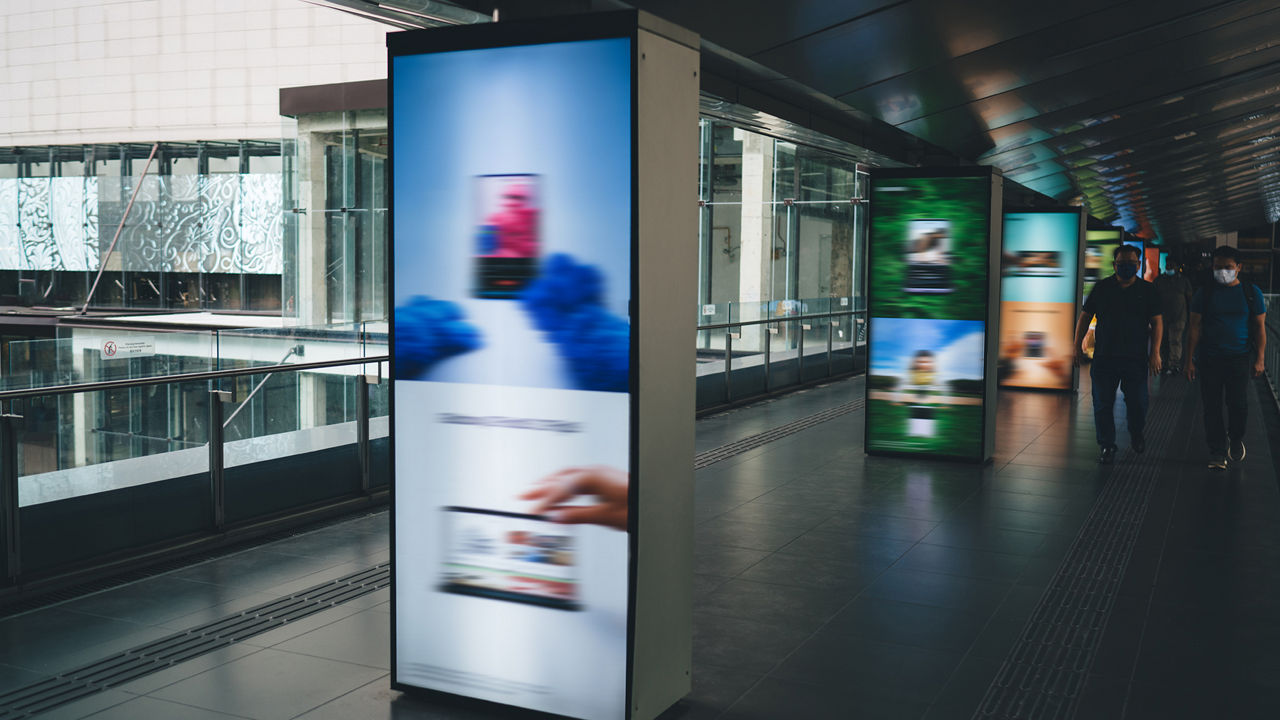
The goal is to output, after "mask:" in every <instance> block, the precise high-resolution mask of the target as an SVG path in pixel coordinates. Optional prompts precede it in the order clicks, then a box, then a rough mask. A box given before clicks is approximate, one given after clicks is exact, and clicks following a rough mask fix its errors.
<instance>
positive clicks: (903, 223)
mask: <svg viewBox="0 0 1280 720" xmlns="http://www.w3.org/2000/svg"><path fill="white" fill-rule="evenodd" d="M871 193H872V195H871V198H872V213H871V215H872V219H871V263H870V267H871V281H870V285H871V292H870V297H869V309H870V316H871V339H870V342H871V348H870V364H871V370H870V373H869V375H868V379H867V423H866V428H867V430H866V448H867V450H868V451H870V452H876V451H880V452H906V453H919V454H929V455H939V456H952V457H961V458H972V459H982V455H983V453H984V450H983V422H984V406H983V399H984V393H985V389H984V388H985V379H984V378H985V373H984V367H985V360H986V357H985V350H986V319H987V310H988V305H987V299H988V298H987V294H988V290H989V285H990V280H991V279H990V277H989V252H990V234H991V221H990V217H991V178H990V177H989V176H974V177H964V176H957V177H893V176H892V175H889V176H885V175H884V174H875V173H873V176H872V191H871Z"/></svg>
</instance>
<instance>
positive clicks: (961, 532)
mask: <svg viewBox="0 0 1280 720" xmlns="http://www.w3.org/2000/svg"><path fill="white" fill-rule="evenodd" d="M1046 537H1048V536H1047V535H1046V534H1044V533H1037V532H1027V531H1025V530H1005V529H1002V528H998V527H994V526H992V525H988V524H986V523H982V522H977V521H973V520H959V521H951V520H948V521H946V522H943V523H939V525H938V527H936V528H934V529H933V530H932V531H931V532H930V533H929V534H928V535H925V536H924V539H923V541H922V542H925V543H929V544H931V545H944V546H947V547H954V548H965V549H969V550H986V551H989V552H996V553H1004V554H1007V555H1023V556H1031V555H1035V553H1036V551H1037V550H1039V549H1040V547H1041V546H1042V545H1044V542H1045V538H1046Z"/></svg>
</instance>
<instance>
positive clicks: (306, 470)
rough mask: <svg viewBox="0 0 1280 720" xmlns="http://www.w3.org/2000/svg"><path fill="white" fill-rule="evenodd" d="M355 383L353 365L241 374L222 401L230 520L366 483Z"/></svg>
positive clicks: (325, 497)
mask: <svg viewBox="0 0 1280 720" xmlns="http://www.w3.org/2000/svg"><path fill="white" fill-rule="evenodd" d="M224 387H228V388H229V387H230V386H224ZM355 389H356V374H355V371H354V368H352V367H340V368H332V369H326V370H321V371H316V372H302V373H295V372H279V373H270V374H262V375H247V376H242V377H239V378H236V382H235V391H234V394H235V401H234V402H230V403H226V404H224V406H223V408H224V414H225V420H224V433H225V437H226V446H225V450H224V457H225V463H226V465H225V467H226V470H225V479H226V515H227V520H228V522H242V521H244V520H248V519H251V518H256V517H263V516H266V515H271V514H275V513H279V512H282V511H286V510H289V509H291V508H295V507H300V506H305V505H309V504H313V503H317V502H322V501H325V500H332V499H335V498H339V497H343V496H347V495H352V494H355V493H357V492H359V491H360V468H359V462H358V455H357V450H356V444H355V443H356V433H357V430H356V422H355ZM371 429H372V428H371Z"/></svg>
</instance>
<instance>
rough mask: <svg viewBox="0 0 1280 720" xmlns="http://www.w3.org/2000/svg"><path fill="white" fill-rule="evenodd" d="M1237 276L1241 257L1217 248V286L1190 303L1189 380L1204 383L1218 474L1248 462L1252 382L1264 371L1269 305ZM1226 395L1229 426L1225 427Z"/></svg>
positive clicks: (1209, 436)
mask: <svg viewBox="0 0 1280 720" xmlns="http://www.w3.org/2000/svg"><path fill="white" fill-rule="evenodd" d="M1239 274H1240V254H1239V252H1238V251H1237V250H1236V249H1235V248H1233V247H1229V246H1225V245H1224V246H1222V247H1219V248H1218V249H1216V250H1214V251H1213V282H1212V283H1209V284H1208V285H1205V286H1204V287H1203V288H1201V289H1200V290H1198V291H1197V292H1196V294H1195V296H1194V297H1192V298H1191V322H1190V323H1189V326H1188V330H1189V333H1188V341H1187V367H1186V371H1187V379H1188V380H1195V379H1196V376H1197V375H1199V378H1200V397H1201V399H1202V400H1203V402H1204V431H1205V440H1207V441H1208V443H1209V467H1210V468H1213V469H1215V470H1225V469H1226V467H1227V463H1228V462H1232V461H1234V462H1239V461H1241V460H1243V459H1244V454H1245V447H1244V429H1245V421H1246V420H1247V419H1248V412H1249V397H1248V388H1249V378H1251V377H1258V376H1259V375H1261V374H1262V373H1263V371H1264V370H1265V365H1264V358H1265V357H1266V355H1265V353H1266V348H1267V326H1266V313H1267V306H1266V301H1265V300H1264V299H1263V297H1262V292H1261V291H1259V290H1258V288H1257V286H1255V285H1253V284H1252V283H1246V282H1241V281H1240V278H1239ZM1197 351H1199V352H1197ZM1224 396H1225V399H1226V406H1227V423H1226V427H1224V426H1223V423H1222V405H1223V398H1224Z"/></svg>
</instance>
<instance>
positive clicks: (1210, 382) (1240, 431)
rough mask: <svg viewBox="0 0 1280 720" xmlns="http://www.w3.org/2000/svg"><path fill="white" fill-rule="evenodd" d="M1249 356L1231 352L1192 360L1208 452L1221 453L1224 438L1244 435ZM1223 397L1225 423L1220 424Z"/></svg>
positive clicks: (1250, 356) (1246, 416)
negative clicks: (1225, 404)
mask: <svg viewBox="0 0 1280 720" xmlns="http://www.w3.org/2000/svg"><path fill="white" fill-rule="evenodd" d="M1252 358H1253V356H1252V354H1251V353H1245V354H1244V355H1231V356H1227V357H1218V358H1211V357H1207V358H1201V359H1200V361H1199V362H1197V363H1196V373H1197V374H1198V375H1199V377H1200V399H1201V400H1202V401H1203V402H1204V436H1205V440H1206V441H1207V442H1208V443H1209V452H1211V453H1213V454H1215V455H1225V454H1226V452H1227V438H1228V437H1229V438H1231V439H1233V440H1241V439H1243V438H1244V425H1245V421H1246V420H1248V418H1249V396H1248V389H1249V376H1250V375H1251V374H1252V373H1253V359H1252ZM1224 395H1225V396H1226V400H1227V425H1226V427H1223V425H1222V399H1223V396H1224Z"/></svg>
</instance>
